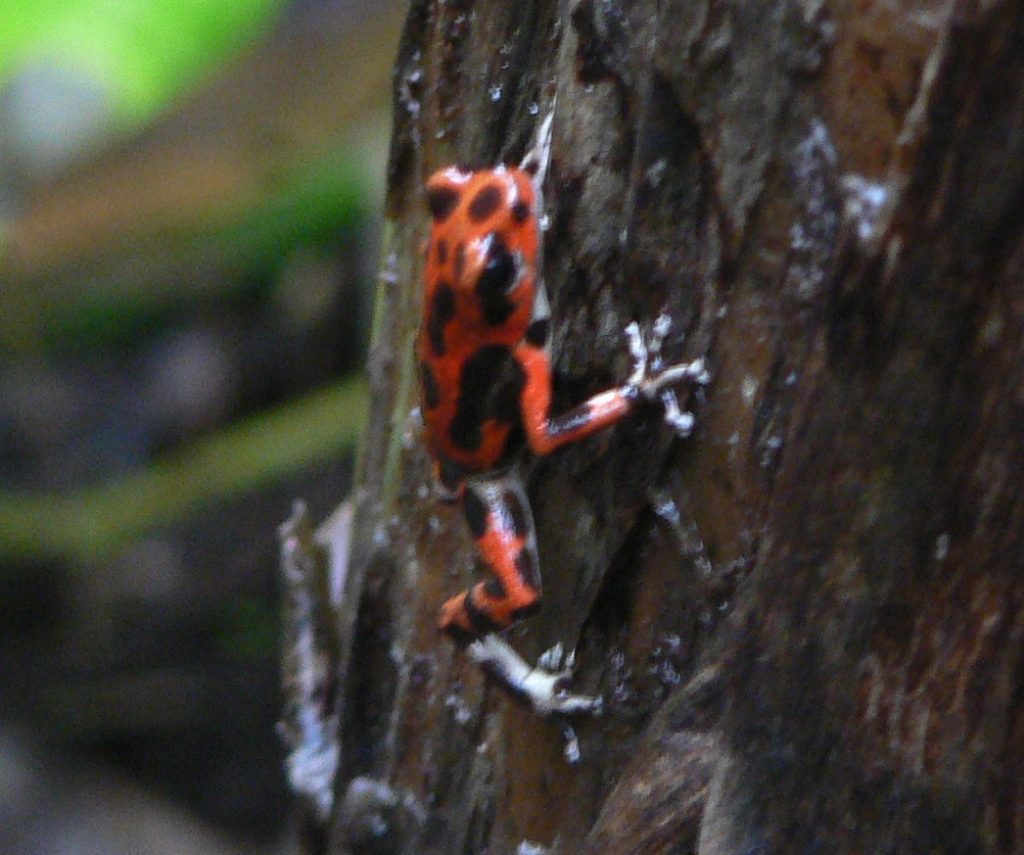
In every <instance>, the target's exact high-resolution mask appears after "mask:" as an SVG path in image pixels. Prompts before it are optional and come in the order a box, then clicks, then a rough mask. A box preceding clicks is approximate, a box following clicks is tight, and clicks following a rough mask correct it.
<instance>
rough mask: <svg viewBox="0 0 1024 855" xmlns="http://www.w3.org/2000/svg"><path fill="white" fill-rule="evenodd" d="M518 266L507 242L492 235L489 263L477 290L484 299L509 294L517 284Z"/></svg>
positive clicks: (478, 281) (488, 246)
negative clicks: (506, 244)
mask: <svg viewBox="0 0 1024 855" xmlns="http://www.w3.org/2000/svg"><path fill="white" fill-rule="evenodd" d="M517 268H518V264H516V259H515V256H514V255H512V253H511V252H509V251H508V247H507V246H505V242H504V241H503V240H502V239H501V238H500V237H498V236H497V235H490V237H489V238H488V245H487V263H486V264H485V265H484V269H483V270H482V271H480V278H479V280H477V283H476V288H477V292H478V293H479V295H480V297H481V298H482V299H486V298H487V297H488V296H496V295H500V294H506V293H508V292H509V291H510V290H511V289H512V287H513V286H514V285H515V284H516V273H517V272H518V271H517Z"/></svg>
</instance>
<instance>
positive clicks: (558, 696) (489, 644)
mask: <svg viewBox="0 0 1024 855" xmlns="http://www.w3.org/2000/svg"><path fill="white" fill-rule="evenodd" d="M466 653H468V654H469V656H470V658H471V659H472V660H473V661H474V662H476V663H477V664H478V665H479V666H480V667H481V668H483V669H484V670H485V671H486V672H487V673H488V674H490V675H491V676H492V677H494V678H495V679H497V680H499V681H500V682H501V683H503V684H504V685H505V686H506V688H508V689H509V691H511V692H512V693H513V694H514V695H516V696H517V697H519V698H522V699H523V700H524V701H526V702H527V703H528V704H529V705H530V707H531V708H532V709H533V711H534V712H535V713H537V715H540V716H549V715H599V714H600V712H601V698H600V697H592V696H590V695H576V694H573V693H572V692H570V691H569V690H568V689H567V686H568V683H569V680H570V679H571V678H572V673H573V666H574V664H575V662H574V658H575V657H574V656H573V654H571V653H570V654H569V655H568V656H567V657H563V656H562V649H561V645H556V646H555V647H553V648H552V649H551V650H549V651H548V652H547V653H545V654H544V655H542V656H541V657H540V660H539V661H538V663H537V665H535V666H531V665H528V664H527V663H526V661H525V660H524V659H523V658H522V657H521V656H520V655H519V654H518V653H516V651H515V650H514V649H513V648H512V647H511V646H510V645H509V644H508V643H507V642H506V641H504V640H503V639H501V638H500V637H499V636H497V635H494V634H493V633H491V634H488V635H484V636H481V637H480V638H478V639H476V640H475V641H472V642H470V643H469V644H468V645H467V646H466Z"/></svg>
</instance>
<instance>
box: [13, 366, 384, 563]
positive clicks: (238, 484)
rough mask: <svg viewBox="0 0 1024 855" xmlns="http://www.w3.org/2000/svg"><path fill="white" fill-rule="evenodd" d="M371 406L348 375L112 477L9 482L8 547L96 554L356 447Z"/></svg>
mask: <svg viewBox="0 0 1024 855" xmlns="http://www.w3.org/2000/svg"><path fill="white" fill-rule="evenodd" d="M366 407H367V391H366V384H365V381H364V380H362V379H361V378H359V379H353V378H349V379H347V380H343V381H341V382H339V383H337V384H335V385H333V386H329V387H328V388H326V389H321V390H319V391H317V392H313V393H311V394H309V395H306V396H305V397H303V398H300V399H299V400H297V401H293V402H291V403H288V404H286V405H284V406H282V407H280V408H279V409H277V410H275V411H272V412H269V413H265V414H260V415H258V416H254V417H252V418H250V419H248V420H246V421H243V422H240V423H237V424H234V425H230V426H229V427H227V428H224V429H223V430H222V431H221V432H220V433H218V434H216V435H214V436H211V437H209V438H207V439H203V440H200V441H198V442H196V443H194V444H193V445H191V446H190V447H188V448H184V449H182V450H181V451H178V452H176V453H175V454H173V455H171V456H169V457H167V458H165V459H164V460H162V461H159V462H157V463H155V464H153V465H152V466H150V467H148V468H147V469H145V470H143V471H140V472H138V473H136V474H135V475H131V476H128V477H126V478H123V479H121V480H119V481H114V482H111V483H109V484H101V485H99V486H95V487H83V488H81V489H80V490H78V491H77V492H72V493H61V494H55V493H54V494H40V493H18V492H15V491H7V490H0V554H2V555H4V556H6V557H7V558H14V557H21V558H25V557H36V558H38V557H41V556H47V557H58V558H65V559H78V560H82V559H92V560H96V559H99V558H101V557H102V556H104V555H107V554H109V553H110V552H111V551H112V550H114V549H116V548H117V547H119V546H123V545H124V544H125V543H128V542H130V541H131V540H132V539H133V538H137V537H139V536H140V535H141V534H143V533H144V532H146V531H148V530H150V529H152V528H154V527H157V526H160V525H167V524H169V523H172V522H174V521H175V520H178V519H181V518H183V517H184V516H186V515H187V514H188V513H191V512H195V511H197V510H199V509H200V508H201V507H202V506H203V505H204V504H205V503H207V502H210V501H213V500H223V499H226V498H231V497H234V496H239V495H242V494H244V493H246V492H247V491H251V490H254V489H257V488H258V487H260V486H261V485H264V484H267V483H269V482H271V481H273V480H274V479H275V478H280V477H282V476H285V475H288V474H290V473H293V472H296V471H298V470H299V469H302V468H305V467H308V466H311V465H316V464H317V463H321V462H324V461H327V460H330V459H333V458H336V457H337V456H338V455H340V454H341V453H343V452H344V451H345V450H348V449H350V448H351V447H352V446H353V445H354V443H355V440H356V437H357V436H358V434H359V431H360V430H361V429H362V425H363V421H364V419H365V413H366Z"/></svg>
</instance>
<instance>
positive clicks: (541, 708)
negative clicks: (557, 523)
mask: <svg viewBox="0 0 1024 855" xmlns="http://www.w3.org/2000/svg"><path fill="white" fill-rule="evenodd" d="M463 507H464V510H465V515H466V521H467V523H468V524H469V530H470V533H471V534H472V535H473V540H474V542H475V543H476V547H477V551H478V552H479V554H480V557H481V559H482V560H483V562H484V563H485V564H486V565H487V566H488V568H490V570H491V571H492V572H493V573H494V578H493V579H490V580H488V581H486V582H478V583H477V584H476V585H474V586H473V587H472V588H470V589H469V590H467V591H464V592H462V593H461V594H459V595H458V596H455V597H452V598H451V599H450V600H448V602H446V603H445V604H444V606H443V607H442V609H441V619H440V627H441V629H443V630H444V631H446V632H448V633H449V634H450V635H452V636H453V637H454V638H455V639H456V640H457V641H459V642H460V643H462V644H464V645H466V649H467V652H468V653H469V655H470V656H471V657H472V658H473V660H474V661H476V662H477V664H479V665H480V666H481V667H482V668H483V669H484V670H485V671H487V672H488V673H489V674H490V675H491V676H493V677H495V678H496V679H498V680H499V681H500V682H501V683H503V684H504V685H505V686H506V687H507V688H508V689H509V690H510V691H511V692H512V693H513V694H514V695H516V696H518V697H520V698H522V699H524V700H525V701H527V702H528V703H529V704H530V706H531V707H532V708H533V709H534V711H535V712H537V713H539V714H540V715H549V714H551V713H565V714H570V713H586V712H595V711H596V710H597V709H598V708H599V707H600V699H599V698H591V697H587V696H582V695H573V694H570V693H568V692H567V691H566V690H565V684H566V683H567V681H568V678H569V676H570V670H569V669H568V668H566V669H561V670H559V669H558V666H559V665H560V664H561V663H555V665H556V668H555V669H552V670H549V669H548V668H546V667H541V666H530V665H528V664H527V663H526V662H525V661H524V660H523V659H522V657H520V656H519V654H518V653H516V652H515V650H514V649H513V648H512V647H511V646H510V645H509V644H507V643H506V642H505V641H503V640H502V639H500V638H499V637H498V636H497V635H495V633H497V632H498V631H500V630H502V629H505V628H507V627H509V626H511V625H512V624H514V623H515V622H516V621H518V620H521V619H522V618H525V617H528V616H529V615H531V614H533V613H534V612H536V611H537V610H538V609H539V608H540V594H541V581H540V573H539V571H538V565H537V542H536V536H535V534H534V528H533V516H532V514H531V513H530V505H529V503H528V501H527V498H526V493H525V491H524V489H523V485H522V481H521V480H520V478H519V477H517V476H516V475H515V474H511V473H509V474H504V475H491V476H487V477H477V478H472V479H469V480H468V481H467V482H466V485H465V491H464V495H463Z"/></svg>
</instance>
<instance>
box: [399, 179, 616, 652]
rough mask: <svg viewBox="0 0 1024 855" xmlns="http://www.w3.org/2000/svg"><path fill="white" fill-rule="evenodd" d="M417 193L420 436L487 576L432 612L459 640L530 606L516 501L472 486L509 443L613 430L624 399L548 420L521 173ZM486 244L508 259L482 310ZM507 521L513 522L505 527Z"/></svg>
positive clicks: (532, 211)
mask: <svg viewBox="0 0 1024 855" xmlns="http://www.w3.org/2000/svg"><path fill="white" fill-rule="evenodd" d="M427 194H428V199H429V201H430V207H431V212H432V215H433V222H432V227H431V231H430V238H429V241H428V243H427V249H426V263H425V271H424V285H425V287H424V298H423V299H424V303H423V324H422V326H421V329H420V332H419V336H418V338H417V343H416V353H417V358H418V361H419V366H420V382H421V391H422V399H423V407H422V412H423V419H424V426H425V430H424V440H425V443H426V447H427V450H428V451H429V452H430V454H431V456H432V457H433V458H434V460H435V462H436V463H437V468H438V471H439V473H441V475H442V480H443V481H444V482H445V485H446V486H447V487H449V488H450V489H453V490H454V491H456V493H458V494H459V495H461V496H462V497H463V501H464V502H465V503H466V514H467V520H469V522H470V527H471V530H473V536H474V539H475V541H476V545H477V549H478V552H479V554H480V557H481V559H482V560H483V561H484V563H485V564H486V565H487V566H488V567H489V568H490V569H491V570H492V571H493V572H494V574H495V577H496V579H495V581H493V582H491V583H479V584H477V585H475V586H474V587H473V588H471V589H470V590H468V591H464V592H462V593H461V594H458V595H457V596H455V597H452V598H451V599H450V600H448V601H447V602H446V603H445V605H444V606H443V608H442V610H441V618H440V621H439V623H440V626H441V628H442V629H445V630H447V631H449V632H450V633H452V634H453V635H455V636H456V637H457V638H460V639H462V640H467V639H470V638H473V637H477V636H479V635H482V634H484V633H485V632H490V631H493V630H494V629H500V628H503V627H507V626H509V625H511V624H512V623H514V622H515V621H516V620H517V619H519V618H520V617H522V616H523V615H524V614H526V613H528V612H530V611H532V610H533V609H535V608H536V607H538V606H539V602H540V581H539V578H538V574H537V572H536V544H535V542H534V533H533V522H532V519H531V518H530V516H529V508H528V507H524V504H525V501H526V500H525V496H524V495H523V494H522V492H521V490H501V489H498V490H495V489H485V488H483V486H482V481H483V480H486V479H490V480H491V482H492V486H493V484H496V483H498V482H499V481H500V479H501V478H503V477H507V476H505V475H502V474H501V473H502V472H503V470H504V469H505V468H506V467H507V464H508V463H509V462H510V461H511V458H512V457H513V456H514V455H515V454H516V453H517V452H518V450H519V444H518V443H517V440H521V439H525V441H526V443H527V444H528V445H529V447H530V448H531V450H533V451H534V453H536V454H547V453H548V452H550V451H552V450H553V449H555V448H558V447H559V446H561V445H564V444H566V443H568V442H572V441H574V440H577V439H581V438H583V437H585V436H589V435H590V434H592V433H594V432H596V431H598V430H601V429H602V428H604V427H607V426H608V425H611V424H614V423H615V422H616V421H618V420H619V419H621V418H622V417H623V416H624V415H626V413H628V412H629V411H630V409H631V408H632V406H633V403H634V400H635V391H634V390H632V389H629V388H627V387H619V388H615V389H610V390H608V391H606V392H602V393H600V394H598V395H595V396H594V397H592V398H591V399H590V400H588V401H586V402H585V403H583V404H582V405H580V406H579V407H576V408H575V409H573V410H570V411H569V412H567V413H564V414H562V415H561V416H558V417H556V418H552V417H551V415H550V408H551V363H550V359H549V357H548V353H547V349H546V328H547V319H546V318H542V319H538V318H536V317H535V313H534V302H535V299H536V297H537V292H538V288H539V285H538V270H537V265H538V255H539V248H540V243H539V242H540V230H539V226H538V217H537V214H538V212H537V210H536V208H537V195H536V193H535V191H534V185H533V178H532V176H531V175H530V174H529V173H528V172H526V171H524V170H521V169H516V168H512V167H498V168H496V169H488V170H481V171H476V172H467V171H463V170H461V169H458V168H456V167H449V168H447V169H442V170H440V171H438V172H436V173H435V174H434V175H433V176H432V177H431V178H430V180H429V181H428V182H427ZM496 242H497V243H496ZM496 245H498V246H500V247H501V248H502V250H503V253H504V254H506V255H510V256H511V257H512V258H513V259H514V262H515V263H514V269H515V276H514V278H512V279H511V283H512V284H511V286H510V287H509V288H508V290H507V291H505V290H503V291H502V292H501V295H500V296H499V297H496V298H493V297H492V299H491V302H490V303H488V302H487V299H486V298H485V297H482V296H481V290H480V288H481V283H482V278H483V277H484V272H485V267H486V266H487V265H488V262H489V260H490V261H491V262H492V264H493V259H494V257H495V246H496ZM506 261H507V259H506ZM505 269H506V270H507V269H509V267H508V266H506V268H505ZM498 278H499V279H500V277H498ZM489 308H490V311H491V314H490V316H489V315H488V309H489ZM495 312H497V314H495ZM536 324H540V330H542V331H538V328H537V327H536V326H534V325H536ZM492 369H493V370H492ZM460 407H461V416H460ZM467 413H470V414H473V415H474V416H475V417H474V418H471V417H469V416H467ZM467 425H468V427H467ZM445 473H447V477H445ZM453 473H454V474H453ZM492 476H493V477H492ZM467 491H468V492H467ZM515 518H518V521H519V524H518V526H516V525H512V523H511V522H510V520H513V519H515ZM510 526H511V527H510Z"/></svg>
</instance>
